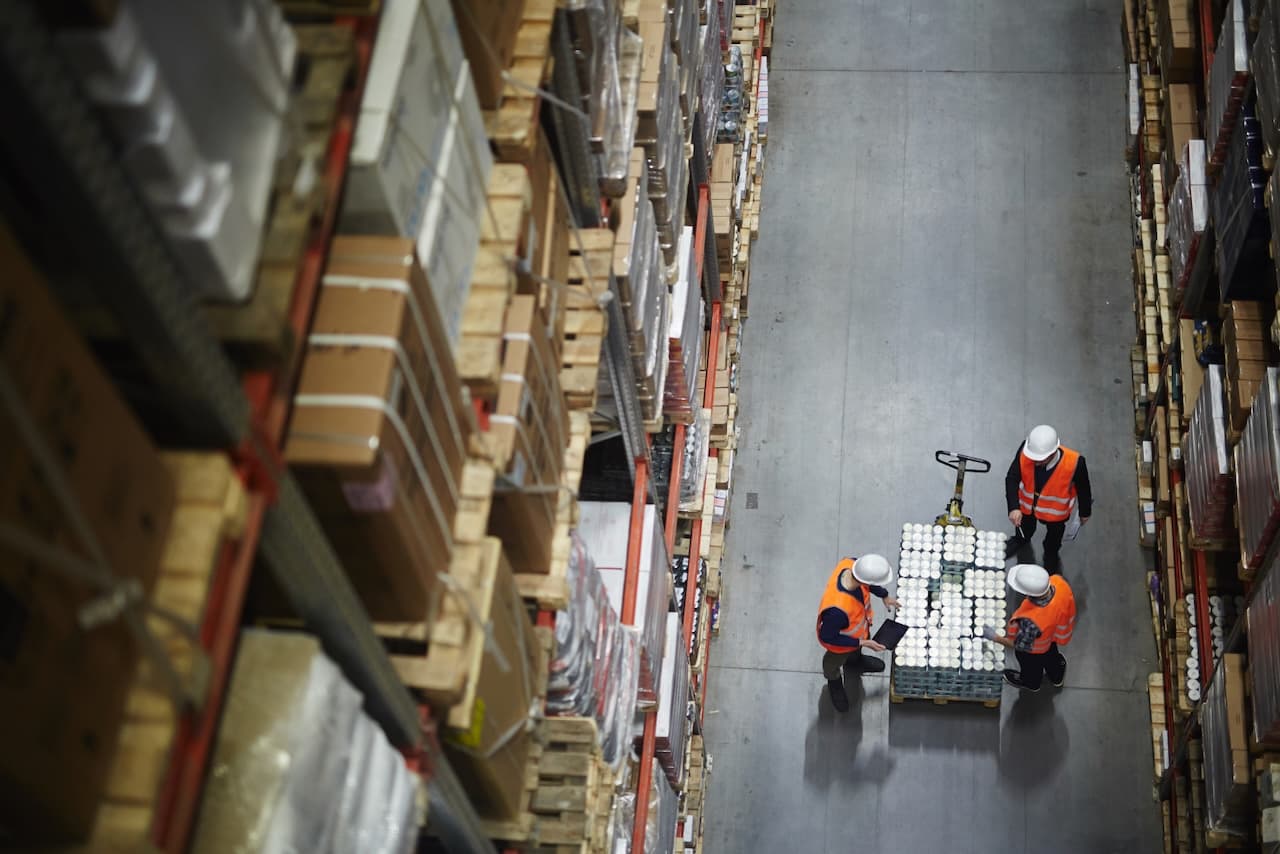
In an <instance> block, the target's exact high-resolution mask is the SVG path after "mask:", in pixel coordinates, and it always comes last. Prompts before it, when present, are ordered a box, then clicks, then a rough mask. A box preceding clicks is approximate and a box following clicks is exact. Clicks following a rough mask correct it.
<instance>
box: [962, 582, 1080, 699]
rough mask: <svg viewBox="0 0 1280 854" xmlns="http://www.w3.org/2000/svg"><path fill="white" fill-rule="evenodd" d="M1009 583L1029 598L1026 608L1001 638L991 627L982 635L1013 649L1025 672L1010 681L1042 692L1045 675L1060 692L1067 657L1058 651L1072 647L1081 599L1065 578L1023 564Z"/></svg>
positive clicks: (1008, 675) (1008, 674) (1012, 674)
mask: <svg viewBox="0 0 1280 854" xmlns="http://www.w3.org/2000/svg"><path fill="white" fill-rule="evenodd" d="M1008 584H1009V586H1010V587H1011V588H1013V589H1014V590H1015V591H1017V592H1018V593H1021V594H1022V595H1023V597H1024V598H1023V600H1022V604H1020V605H1019V606H1018V610H1016V611H1014V612H1013V616H1012V617H1010V618H1009V625H1008V626H1007V627H1006V628H1005V631H1004V634H1001V633H1000V632H998V631H997V630H996V629H994V628H992V627H991V626H987V627H986V628H984V629H983V630H982V636H983V637H984V638H986V639H987V640H993V641H995V642H996V643H998V644H1000V645H1001V646H1005V647H1008V648H1009V649H1012V650H1013V652H1014V655H1016V656H1017V657H1018V666H1019V667H1020V668H1021V669H1020V670H1006V671H1005V672H1004V681H1006V682H1008V683H1009V684H1010V685H1012V686H1013V687H1015V688H1021V689H1023V690H1025V691H1039V690H1040V685H1041V683H1042V681H1043V679H1044V677H1045V676H1048V677H1049V681H1050V682H1051V683H1053V685H1055V686H1056V687H1058V688H1061V687H1062V680H1063V679H1064V678H1066V675H1067V659H1066V658H1065V657H1064V656H1063V654H1062V652H1061V651H1060V650H1059V649H1058V647H1061V646H1066V645H1067V644H1069V643H1071V634H1072V632H1074V631H1075V626H1076V597H1075V594H1073V593H1072V592H1071V586H1070V585H1069V584H1067V580H1066V579H1065V578H1063V577H1062V576H1061V575H1050V574H1049V573H1048V571H1047V570H1045V569H1044V567H1040V566H1036V565H1035V564H1031V563H1020V564H1018V565H1017V566H1015V567H1014V568H1013V569H1011V570H1009V576H1008Z"/></svg>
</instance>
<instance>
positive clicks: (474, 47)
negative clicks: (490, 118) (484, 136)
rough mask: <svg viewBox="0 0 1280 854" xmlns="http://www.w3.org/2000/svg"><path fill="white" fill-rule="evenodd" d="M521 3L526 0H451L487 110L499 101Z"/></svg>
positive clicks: (511, 58)
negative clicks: (503, 74)
mask: <svg viewBox="0 0 1280 854" xmlns="http://www.w3.org/2000/svg"><path fill="white" fill-rule="evenodd" d="M524 4H525V0H451V5H452V6H453V13H454V16H455V17H456V18H457V22H458V32H459V33H461V35H462V46H463V49H464V50H466V53H467V61H468V62H470V63H471V70H472V72H473V73H474V75H475V83H476V95H477V96H478V97H479V99H480V106H481V107H483V108H484V109H486V110H496V109H497V108H498V107H499V106H500V105H501V104H502V88H503V80H502V73H503V72H504V71H506V70H507V69H508V68H510V67H511V64H512V62H513V61H514V60H515V55H516V33H518V32H519V31H520V19H521V18H522V17H523V16H524Z"/></svg>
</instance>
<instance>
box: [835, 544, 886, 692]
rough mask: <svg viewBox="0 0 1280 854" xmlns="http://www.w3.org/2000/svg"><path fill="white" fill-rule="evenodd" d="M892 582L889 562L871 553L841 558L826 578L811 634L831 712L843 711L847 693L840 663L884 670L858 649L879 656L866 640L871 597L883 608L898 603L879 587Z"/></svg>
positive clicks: (879, 648)
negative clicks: (821, 649)
mask: <svg viewBox="0 0 1280 854" xmlns="http://www.w3.org/2000/svg"><path fill="white" fill-rule="evenodd" d="M892 579H893V569H892V567H890V566H889V561H887V560H885V559H884V558H883V557H881V556H880V555H876V554H869V555H863V556H862V557H860V558H852V557H847V558H844V559H843V560H841V561H840V562H839V563H838V564H836V568H835V571H833V572H832V573H831V578H829V579H827V587H826V590H825V591H823V593H822V602H821V604H819V606H818V624H817V632H818V643H820V644H822V646H823V647H824V648H825V649H826V650H827V652H826V654H825V655H823V656H822V675H823V676H825V677H826V678H827V689H828V691H830V693H831V704H832V705H834V706H835V707H836V710H837V711H841V712H847V711H849V695H848V694H847V693H845V690H844V668H845V665H846V664H848V665H853V666H855V667H856V668H857V669H858V670H859V671H861V672H863V673H880V672H882V671H883V670H884V662H883V661H881V660H880V659H878V658H872V657H871V656H869V655H866V654H865V653H864V650H870V651H871V652H884V646H883V645H882V644H880V643H877V642H876V641H874V640H872V639H871V597H872V596H879V597H880V598H881V599H882V600H884V604H885V605H886V606H887V607H889V608H896V607H898V600H897V599H895V598H894V597H892V596H890V595H889V591H888V590H887V589H886V588H885V585H886V584H888V583H889V582H890V581H891V580H892Z"/></svg>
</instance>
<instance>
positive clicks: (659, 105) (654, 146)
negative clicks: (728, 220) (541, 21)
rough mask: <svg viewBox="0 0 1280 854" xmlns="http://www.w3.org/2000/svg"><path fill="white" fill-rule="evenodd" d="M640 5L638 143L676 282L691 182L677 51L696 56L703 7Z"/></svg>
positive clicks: (668, 269) (645, 0)
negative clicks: (697, 20) (696, 23)
mask: <svg viewBox="0 0 1280 854" xmlns="http://www.w3.org/2000/svg"><path fill="white" fill-rule="evenodd" d="M637 5H638V22H637V26H638V29H639V34H640V38H641V39H643V42H644V47H643V54H642V59H641V63H640V89H639V96H638V100H637V114H638V117H639V120H638V122H637V124H636V139H635V144H636V145H637V146H640V147H642V148H643V149H644V153H645V160H646V166H647V169H646V175H647V178H648V187H647V195H648V198H649V201H650V203H651V204H652V205H653V211H654V217H655V222H656V226H657V232H658V243H659V245H660V246H661V247H662V256H663V262H664V278H665V280H666V281H667V282H672V281H673V280H674V279H675V276H676V269H677V267H678V264H679V261H678V257H677V256H678V251H679V247H678V242H679V238H680V233H681V230H682V228H683V226H684V209H685V201H686V188H687V186H688V183H689V173H688V170H689V161H688V158H687V157H685V151H684V139H685V135H684V121H683V113H682V111H681V102H680V93H681V87H682V81H683V74H682V70H681V66H680V61H679V60H678V58H677V54H676V50H675V49H674V46H675V45H680V46H682V47H685V48H687V49H688V50H689V51H690V52H692V49H693V45H692V43H691V40H692V29H691V26H692V24H691V22H692V20H694V18H693V17H691V15H692V16H696V14H697V8H696V6H695V5H694V3H693V2H692V0H680V2H677V3H673V4H672V8H671V9H670V10H668V7H667V3H666V2H665V0H639V3H638V4H637ZM688 67H689V63H686V68H688Z"/></svg>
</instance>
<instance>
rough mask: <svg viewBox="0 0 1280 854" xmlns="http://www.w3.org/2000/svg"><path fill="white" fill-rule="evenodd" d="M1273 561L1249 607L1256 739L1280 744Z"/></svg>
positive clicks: (1279, 605)
mask: <svg viewBox="0 0 1280 854" xmlns="http://www.w3.org/2000/svg"><path fill="white" fill-rule="evenodd" d="M1277 560H1280V557H1278V558H1277V559H1274V560H1272V561H1271V563H1270V565H1268V567H1267V570H1266V572H1265V573H1264V574H1263V575H1262V580H1261V581H1259V582H1258V586H1257V588H1256V589H1255V590H1254V592H1253V598H1252V600H1251V601H1250V602H1249V608H1248V612H1247V613H1248V622H1247V627H1248V635H1249V677H1250V693H1251V697H1252V706H1253V733H1252V735H1253V740H1254V741H1255V742H1257V743H1258V744H1266V745H1270V746H1275V745H1278V744H1280V572H1277V571H1276V568H1275V563H1276V562H1277Z"/></svg>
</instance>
